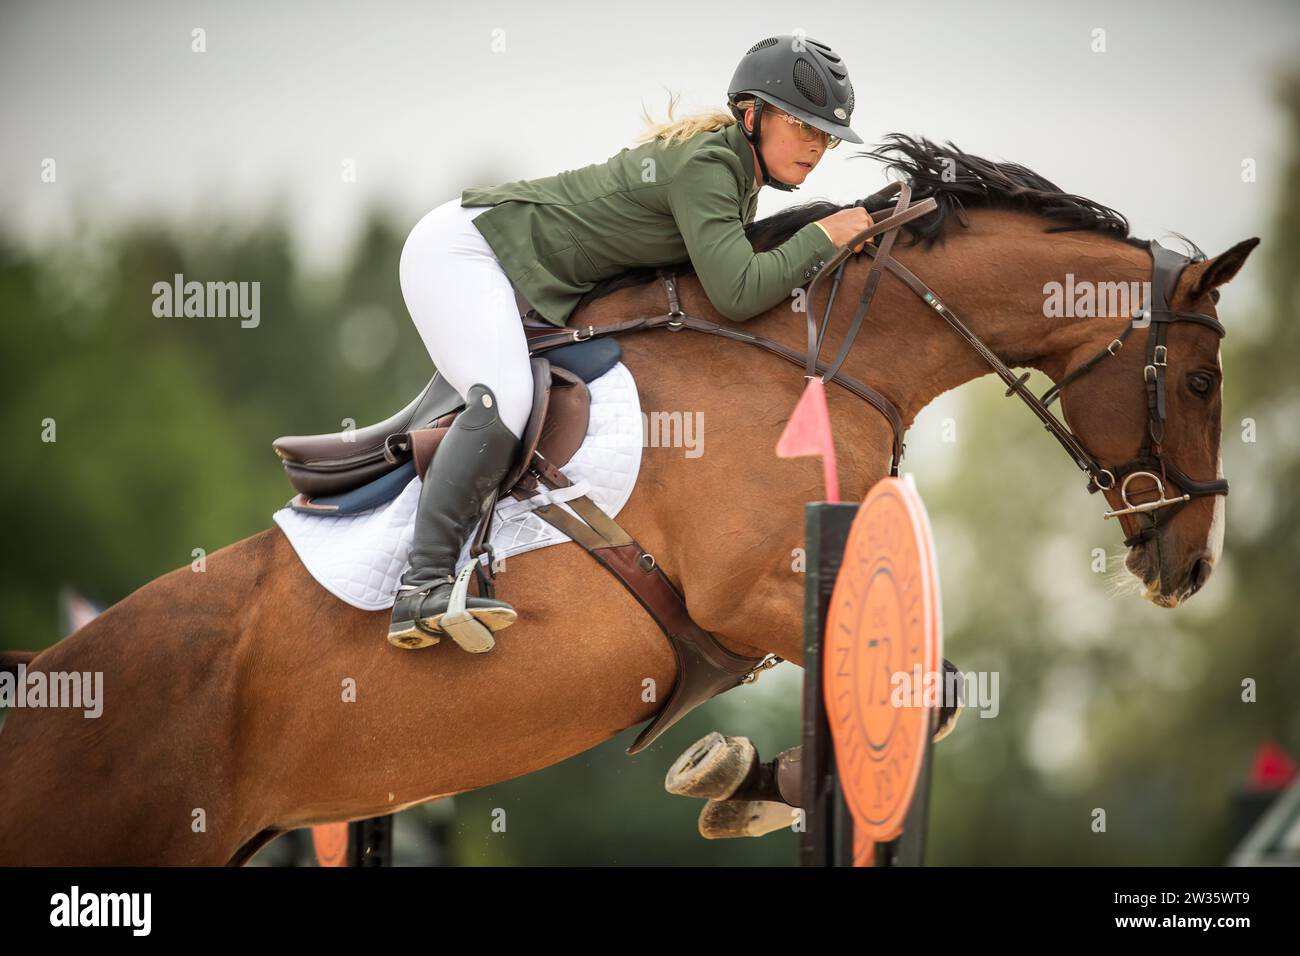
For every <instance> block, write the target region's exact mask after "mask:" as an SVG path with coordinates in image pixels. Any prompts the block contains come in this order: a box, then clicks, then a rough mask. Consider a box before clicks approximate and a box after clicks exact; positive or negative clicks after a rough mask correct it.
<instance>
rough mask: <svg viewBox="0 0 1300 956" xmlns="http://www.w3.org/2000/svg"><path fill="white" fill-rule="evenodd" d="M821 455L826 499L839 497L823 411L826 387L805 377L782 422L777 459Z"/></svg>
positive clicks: (828, 420)
mask: <svg viewBox="0 0 1300 956" xmlns="http://www.w3.org/2000/svg"><path fill="white" fill-rule="evenodd" d="M804 455H821V458H822V473H823V477H824V480H825V483H826V500H827V501H839V500H840V478H839V473H838V472H837V471H836V470H835V441H834V439H832V438H831V417H830V413H829V412H828V411H827V410H826V389H825V387H824V386H823V385H822V380H821V379H820V378H816V377H814V378H811V379H809V380H808V387H807V388H805V389H804V390H803V395H801V396H800V397H799V404H797V405H796V406H795V407H794V414H792V415H791V416H790V420H789V421H788V422H786V423H785V431H783V432H782V433H781V438H780V440H778V441H777V443H776V456H777V457H778V458H801V457H803V456H804Z"/></svg>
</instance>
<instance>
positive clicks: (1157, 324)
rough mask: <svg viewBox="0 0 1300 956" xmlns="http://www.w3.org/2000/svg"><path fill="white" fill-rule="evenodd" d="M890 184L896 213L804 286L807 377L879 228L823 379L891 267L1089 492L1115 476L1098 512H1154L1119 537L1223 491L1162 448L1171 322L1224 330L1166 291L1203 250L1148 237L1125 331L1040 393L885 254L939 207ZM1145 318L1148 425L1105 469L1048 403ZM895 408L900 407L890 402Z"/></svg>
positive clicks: (1147, 534) (831, 377)
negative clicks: (858, 253)
mask: <svg viewBox="0 0 1300 956" xmlns="http://www.w3.org/2000/svg"><path fill="white" fill-rule="evenodd" d="M891 188H892V189H894V190H896V191H897V192H898V194H899V195H898V202H897V204H896V205H895V206H894V210H893V212H892V213H891V214H890V215H889V216H888V217H886V218H884V219H881V220H879V221H877V222H875V223H873V225H871V226H870V227H869V228H867V229H865V230H863V231H862V232H860V233H858V234H857V235H856V236H854V237H853V238H852V239H850V240H849V241H848V242H847V243H845V244H844V246H842V247H841V248H840V249H839V250H837V251H836V253H835V255H833V256H832V257H831V259H830V261H829V262H827V263H826V267H825V268H824V269H823V270H822V271H821V272H819V273H818V274H817V277H816V278H815V279H814V280H813V282H812V284H811V285H810V286H809V287H808V313H807V315H808V360H807V364H806V368H805V376H804V377H805V378H812V377H813V376H814V375H815V374H816V370H817V368H818V365H819V363H818V361H817V359H818V356H819V353H820V351H821V344H822V339H823V338H824V336H825V334H826V330H827V328H828V327H829V325H830V315H831V306H832V304H833V303H834V301H835V293H836V292H837V291H838V290H839V286H840V279H841V276H842V273H843V271H844V266H845V264H846V263H847V261H848V257H849V255H850V250H851V249H852V248H853V247H854V246H855V245H857V244H858V243H859V242H862V241H864V240H867V239H870V238H872V237H874V236H879V235H883V237H884V238H883V239H881V241H880V246H879V249H876V248H873V247H872V246H871V245H870V244H868V245H865V246H863V252H865V253H867V254H868V255H870V256H871V257H872V259H873V261H872V263H871V269H870V271H869V272H868V273H867V279H866V282H865V283H864V284H863V288H862V298H861V299H860V300H859V302H858V307H857V310H856V312H855V314H854V316H853V321H852V323H851V324H850V326H849V330H848V333H847V334H846V336H845V338H844V342H843V344H842V345H841V346H840V350H839V353H838V355H836V358H835V361H834V363H833V364H832V365H831V366H830V368H829V370H828V371H827V372H826V373H825V374H824V375H823V376H822V381H823V382H829V381H836V380H837V379H836V373H837V372H838V371H839V368H840V366H841V365H842V364H843V362H844V360H845V358H847V357H848V354H849V350H850V349H851V348H852V347H853V341H854V339H855V338H856V337H857V334H858V330H859V329H860V328H861V326H862V322H863V319H864V318H865V317H866V314H867V312H868V311H869V310H870V308H871V300H872V298H873V297H874V295H875V291H876V286H877V284H878V283H879V281H880V275H881V272H882V270H884V269H888V270H889V271H890V272H892V273H893V274H894V275H896V276H897V277H898V278H899V279H901V280H902V281H903V282H904V284H906V285H907V286H908V288H910V289H911V290H912V291H913V292H915V293H916V294H917V295H918V296H919V297H920V298H921V300H922V301H923V302H924V303H925V304H926V305H928V306H929V307H930V308H932V309H933V310H934V311H935V312H937V313H938V314H939V315H940V316H941V317H942V318H943V319H944V321H945V322H947V323H948V324H949V325H950V326H951V327H952V328H953V330H954V331H956V332H957V334H958V335H960V336H961V337H962V338H963V339H964V340H965V341H966V343H967V344H968V345H970V347H971V348H972V349H974V351H975V352H977V353H978V354H979V355H980V357H982V358H983V359H984V360H985V361H986V362H987V363H988V364H989V366H990V367H991V368H992V369H993V371H994V372H996V373H997V375H998V377H999V378H1001V379H1002V381H1004V382H1005V383H1006V384H1007V386H1008V387H1007V391H1006V395H1007V397H1010V396H1011V395H1012V394H1015V395H1019V396H1020V398H1021V399H1022V400H1023V401H1024V402H1025V404H1026V405H1027V406H1028V407H1029V410H1030V411H1032V412H1033V413H1034V415H1036V416H1037V417H1038V419H1039V421H1041V422H1042V423H1043V427H1044V428H1046V429H1047V430H1048V431H1049V432H1051V434H1052V435H1053V436H1054V437H1055V438H1056V440H1057V441H1058V442H1060V444H1061V447H1063V448H1064V449H1065V450H1066V452H1067V453H1068V454H1069V455H1070V457H1071V458H1072V459H1074V462H1075V464H1077V465H1078V466H1079V468H1080V469H1081V470H1083V471H1085V472H1087V473H1088V476H1089V481H1088V492H1089V493H1090V494H1092V493H1095V492H1097V491H1107V490H1109V489H1111V488H1114V487H1115V486H1116V482H1117V481H1118V482H1119V496H1120V501H1121V502H1122V503H1123V506H1122V507H1120V508H1116V509H1115V510H1113V511H1108V512H1106V514H1104V515H1103V516H1102V517H1103V518H1117V517H1120V516H1122V515H1137V514H1147V515H1150V516H1151V524H1150V525H1148V526H1146V527H1144V528H1142V529H1140V530H1139V531H1138V532H1137V533H1135V534H1133V535H1131V536H1129V537H1128V538H1125V539H1124V544H1125V545H1126V546H1128V547H1133V546H1135V545H1137V544H1141V543H1142V542H1144V541H1146V540H1148V539H1150V538H1152V537H1154V536H1155V534H1156V521H1157V519H1156V515H1155V512H1157V511H1159V510H1161V509H1164V508H1169V509H1171V510H1170V511H1169V515H1170V516H1171V517H1172V515H1174V514H1176V513H1177V512H1178V511H1179V510H1180V509H1181V508H1183V506H1185V505H1186V504H1187V502H1189V501H1190V500H1191V499H1192V498H1195V497H1200V496H1202V495H1226V494H1227V493H1228V482H1227V481H1225V480H1224V479H1222V478H1216V479H1213V480H1209V481H1196V480H1194V479H1192V478H1189V477H1188V476H1187V475H1186V474H1184V473H1183V472H1182V471H1181V470H1180V469H1179V468H1177V467H1176V466H1175V465H1174V463H1173V462H1171V461H1167V460H1166V459H1165V457H1164V454H1163V449H1162V442H1163V441H1164V435H1165V413H1166V408H1165V372H1166V368H1167V365H1168V357H1169V348H1168V346H1167V345H1166V344H1165V338H1166V336H1167V334H1168V331H1169V326H1170V325H1171V324H1173V323H1174V322H1196V323H1198V324H1200V325H1203V326H1206V327H1207V328H1210V329H1213V330H1214V332H1215V333H1216V334H1217V335H1218V336H1219V337H1220V338H1222V337H1223V335H1224V334H1225V332H1224V328H1223V325H1222V324H1221V323H1220V322H1219V320H1218V319H1216V318H1214V317H1213V316H1210V315H1206V314H1204V313H1201V312H1182V311H1175V310H1171V309H1170V308H1169V297H1170V296H1172V295H1173V292H1174V289H1175V288H1176V287H1177V284H1178V277H1179V276H1180V275H1181V274H1182V271H1183V269H1184V268H1185V267H1186V266H1187V265H1188V264H1189V263H1191V262H1201V261H1204V256H1201V255H1198V256H1197V258H1195V259H1189V258H1187V257H1186V256H1183V255H1180V254H1179V253H1177V252H1174V251H1173V250H1171V249H1166V248H1165V247H1164V246H1162V245H1160V244H1159V243H1158V242H1155V241H1154V240H1153V241H1151V242H1150V243H1148V249H1149V251H1150V253H1151V260H1152V265H1151V282H1150V290H1151V291H1150V298H1149V300H1148V302H1147V303H1146V305H1145V306H1143V308H1142V309H1141V310H1139V311H1138V313H1137V314H1136V315H1135V316H1134V317H1133V321H1132V322H1130V323H1129V324H1128V325H1126V326H1125V327H1124V331H1123V332H1121V333H1120V335H1119V336H1118V337H1117V338H1115V339H1114V340H1112V341H1111V342H1110V344H1109V345H1107V346H1106V347H1105V348H1104V349H1102V350H1101V351H1100V352H1098V353H1097V354H1096V355H1094V356H1092V357H1091V358H1090V359H1088V360H1087V361H1085V362H1083V363H1082V364H1080V365H1079V366H1078V367H1077V368H1075V369H1073V370H1071V371H1070V372H1068V373H1067V374H1065V375H1064V376H1062V377H1061V380H1060V381H1059V382H1057V383H1056V384H1055V385H1053V386H1052V387H1051V388H1049V389H1048V390H1047V391H1046V392H1044V393H1043V397H1042V398H1041V399H1039V398H1038V397H1037V396H1035V395H1034V394H1033V392H1031V391H1029V389H1027V388H1025V381H1026V380H1027V379H1028V378H1029V376H1030V373H1029V372H1026V373H1025V374H1023V375H1021V376H1019V377H1016V375H1015V374H1014V373H1013V372H1012V371H1011V370H1010V369H1009V368H1007V366H1006V364H1005V363H1004V362H1003V361H1002V360H1001V359H1000V358H998V357H997V356H996V355H994V354H993V352H992V350H990V349H989V347H988V346H987V345H985V344H984V343H983V342H982V341H981V340H980V338H979V337H978V336H977V335H975V333H973V332H972V331H971V330H970V329H969V328H968V327H967V326H966V324H965V323H964V322H962V321H961V319H960V318H959V317H958V316H957V315H956V314H954V313H953V311H952V310H951V309H950V308H948V307H947V306H946V305H945V304H944V302H943V300H942V299H940V298H939V295H938V294H937V293H936V292H935V291H934V290H933V289H931V288H930V287H929V286H927V285H926V284H925V283H924V282H922V281H921V280H920V279H918V278H917V277H916V276H915V275H914V274H913V273H912V272H911V270H909V269H908V268H907V267H906V266H904V265H903V264H902V263H900V262H899V261H898V260H897V259H894V258H893V257H892V256H891V255H890V253H891V251H892V248H893V242H894V238H895V236H896V235H897V234H898V230H899V228H900V227H901V226H902V225H904V224H905V223H907V222H910V221H911V220H913V219H916V218H918V216H922V215H925V214H927V213H929V212H931V211H933V210H934V208H935V207H936V203H935V200H934V199H933V198H929V199H925V200H922V201H921V202H919V203H917V204H916V205H914V206H909V201H910V199H911V195H912V190H911V187H910V186H908V185H907V184H906V183H901V182H897V183H893V184H892V186H891ZM830 273H833V274H834V279H833V281H832V284H831V291H830V295H829V297H828V298H827V301H826V309H825V311H824V313H823V318H822V324H821V329H820V330H818V329H817V320H816V318H815V314H814V312H813V303H814V302H815V296H816V294H817V289H818V286H819V284H820V283H821V281H822V280H823V279H824V278H825V276H826V275H827V274H830ZM1141 320H1146V322H1145V327H1147V328H1148V329H1149V332H1148V334H1147V361H1146V365H1145V367H1144V368H1143V370H1142V379H1143V383H1144V385H1145V387H1146V398H1147V427H1146V430H1145V432H1144V434H1143V436H1142V445H1141V447H1140V448H1139V449H1138V453H1137V456H1136V457H1135V458H1132V459H1130V460H1129V461H1126V462H1124V463H1123V464H1121V465H1115V466H1112V467H1110V468H1105V467H1102V465H1101V464H1100V462H1099V461H1098V460H1097V458H1096V457H1095V456H1094V455H1093V454H1092V453H1091V452H1089V451H1088V449H1087V448H1086V447H1085V446H1084V444H1083V442H1081V441H1080V440H1079V438H1078V436H1076V435H1075V434H1074V433H1073V432H1072V431H1070V429H1069V427H1068V426H1067V425H1065V423H1064V422H1062V421H1060V420H1059V419H1058V418H1057V417H1056V416H1055V415H1054V414H1052V411H1051V409H1050V408H1049V407H1048V406H1050V405H1051V404H1052V402H1053V401H1054V400H1055V399H1056V397H1057V396H1058V395H1059V394H1060V393H1061V389H1063V388H1064V387H1065V386H1066V385H1068V384H1069V383H1070V382H1072V381H1074V380H1075V379H1077V378H1079V377H1080V376H1082V375H1084V374H1086V373H1087V372H1089V371H1091V370H1092V369H1093V368H1095V367H1096V366H1097V365H1098V364H1099V363H1101V362H1102V361H1104V360H1105V359H1107V358H1109V357H1110V356H1112V355H1116V354H1118V353H1119V350H1120V349H1121V348H1123V346H1124V341H1125V340H1126V339H1127V338H1128V336H1129V335H1130V334H1131V333H1132V331H1133V329H1134V328H1136V327H1137V323H1138V322H1139V321H1141ZM894 411H895V412H896V411H897V410H896V409H894ZM886 417H887V418H888V419H889V420H890V423H891V425H893V427H894V431H895V435H894V448H895V454H894V459H893V463H892V465H891V468H890V474H893V475H897V474H898V466H899V462H900V460H901V458H902V452H903V449H904V448H905V446H904V445H903V443H902V436H901V434H899V427H898V423H899V422H900V420H901V416H899V415H897V414H894V415H886ZM1134 479H1149V480H1150V481H1151V482H1152V483H1153V486H1152V488H1150V489H1146V490H1154V491H1155V492H1156V494H1157V496H1158V498H1157V500H1155V501H1147V502H1143V503H1141V504H1134V503H1133V502H1132V501H1130V500H1129V485H1130V483H1131V482H1133V481H1134ZM1170 479H1172V480H1173V482H1174V483H1175V484H1176V485H1177V486H1178V488H1179V489H1181V490H1182V494H1181V495H1179V496H1177V497H1174V498H1168V497H1166V496H1165V492H1166V488H1167V487H1168V484H1169V481H1170Z"/></svg>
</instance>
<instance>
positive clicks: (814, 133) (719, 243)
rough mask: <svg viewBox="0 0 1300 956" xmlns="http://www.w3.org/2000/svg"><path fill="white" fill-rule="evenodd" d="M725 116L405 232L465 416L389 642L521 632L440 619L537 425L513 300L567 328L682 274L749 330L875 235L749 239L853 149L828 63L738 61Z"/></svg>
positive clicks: (793, 44) (420, 525) (835, 61)
mask: <svg viewBox="0 0 1300 956" xmlns="http://www.w3.org/2000/svg"><path fill="white" fill-rule="evenodd" d="M727 106H728V109H729V111H730V112H729V113H722V112H712V113H704V114H698V115H695V116H689V117H685V118H683V119H680V120H676V121H673V120H672V106H671V104H670V105H669V122H667V123H665V124H662V125H660V126H657V127H655V128H653V129H651V130H650V132H649V133H647V134H646V135H645V136H644V137H643V138H642V139H641V141H640V143H639V144H638V145H637V146H636V147H634V148H631V149H624V150H622V151H621V152H619V153H618V154H617V155H616V156H613V157H611V158H610V159H608V160H607V161H605V162H604V163H598V164H595V165H592V166H587V167H584V168H582V169H576V170H569V171H566V172H562V173H560V174H559V175H557V176H550V177H546V178H543V179H536V180H527V181H518V182H513V183H508V184H506V185H503V186H497V187H493V188H471V189H467V190H465V192H464V193H463V194H462V196H461V197H460V198H459V199H453V200H451V201H449V202H447V203H445V204H443V205H441V206H438V207H437V208H436V209H434V210H433V211H432V212H430V213H428V215H426V216H425V217H424V218H423V219H421V220H420V221H419V223H417V224H416V226H415V228H414V229H412V230H411V234H410V236H409V237H408V238H407V240H406V244H405V245H404V247H403V249H402V256H401V264H400V267H399V268H400V274H401V286H402V297H403V298H404V299H405V301H406V306H407V309H408V310H409V311H410V313H411V317H412V319H414V321H415V325H416V328H417V329H419V332H420V337H421V339H423V341H424V344H425V347H426V348H427V349H428V350H429V355H430V357H431V358H432V359H433V362H434V364H435V366H436V367H437V369H438V371H439V373H440V374H441V375H442V376H443V377H444V378H445V379H446V380H447V381H448V382H449V383H450V384H451V385H452V386H454V387H455V389H456V391H457V392H459V393H460V395H461V396H462V397H463V398H464V399H465V403H466V404H465V410H464V411H463V412H462V413H461V414H460V415H459V416H458V417H457V418H456V419H455V421H454V422H453V423H452V425H451V427H450V429H449V430H448V432H447V434H446V436H445V437H444V438H443V440H442V443H441V445H440V446H439V449H438V453H437V454H436V455H435V456H434V457H433V460H432V462H431V463H430V465H429V469H428V472H427V474H426V475H425V478H424V485H423V488H422V490H421V492H420V501H419V507H418V510H417V513H416V519H415V538H414V542H413V544H412V547H411V555H410V560H411V567H410V569H409V570H408V571H407V572H406V574H404V575H403V576H402V580H401V584H400V586H399V588H398V592H397V596H396V602H395V603H394V605H393V617H392V622H391V624H390V625H389V629H388V640H389V642H390V643H392V644H395V645H396V646H398V647H424V646H426V645H428V644H432V643H436V642H437V640H438V635H440V634H443V633H448V634H450V635H451V636H452V637H453V639H455V640H456V641H457V643H459V644H460V645H461V646H462V647H464V648H465V649H467V650H473V651H483V650H488V649H490V648H491V647H492V644H493V638H492V636H491V632H493V631H499V630H501V629H502V628H505V627H508V626H509V625H510V624H512V623H513V622H514V620H515V617H516V615H515V610H514V608H512V607H511V606H510V605H509V604H507V603H506V602H504V601H499V600H495V599H491V598H486V597H469V598H467V600H466V611H467V612H468V618H466V617H465V616H462V617H461V618H460V619H458V620H452V619H451V616H450V615H446V612H447V605H448V603H449V598H450V595H451V591H452V584H453V583H454V581H455V576H454V575H455V570H456V568H455V565H456V561H457V559H458V558H459V556H460V552H461V549H462V547H463V545H464V543H465V539H466V537H467V535H468V534H469V533H470V531H472V530H473V528H474V527H475V526H476V524H477V522H478V520H479V518H480V517H481V516H482V515H483V514H484V513H486V511H487V509H489V508H491V507H493V506H494V505H495V501H496V495H497V491H498V485H499V484H500V483H501V482H502V481H503V480H504V479H505V477H506V474H507V472H508V471H509V470H510V468H511V466H512V465H513V464H514V460H515V457H516V455H518V454H519V452H520V439H521V437H522V435H523V432H524V426H525V425H526V424H527V421H528V415H529V412H530V410H531V403H532V391H533V376H532V368H531V365H530V363H529V355H528V344H527V340H526V338H525V336H524V330H523V325H522V323H521V321H520V316H519V308H518V304H517V301H516V298H515V291H516V289H517V290H518V291H519V293H520V294H521V295H522V296H523V298H524V299H525V300H527V302H528V304H529V305H531V306H532V308H533V310H534V311H535V312H536V313H537V314H538V315H539V316H540V317H541V318H542V319H545V320H546V321H548V322H552V323H554V324H555V325H557V326H564V325H565V324H566V322H567V320H568V318H569V315H570V313H571V312H572V311H573V308H574V305H575V304H576V303H577V301H578V299H580V298H581V297H582V295H583V293H585V292H587V291H588V290H589V289H591V288H592V286H593V285H594V284H595V283H596V281H597V280H600V279H603V278H606V277H608V276H612V275H616V274H618V273H620V272H623V271H625V270H626V269H628V268H631V267H633V266H668V265H673V264H676V263H681V262H683V261H685V260H686V259H688V258H689V259H690V261H691V263H692V265H693V266H694V269H695V273H696V275H697V276H698V277H699V280H700V283H701V285H702V286H703V287H704V291H705V293H706V294H707V295H708V297H709V301H710V302H711V303H712V305H713V306H714V308H716V309H717V311H718V312H719V313H721V314H722V315H723V316H724V317H726V318H728V319H731V320H733V321H736V322H743V321H745V320H746V319H749V318H751V317H753V316H755V315H758V314H759V313H762V312H765V311H766V310H768V309H770V308H772V307H773V306H774V305H776V304H777V303H778V302H780V301H782V300H783V299H786V298H788V297H789V295H790V293H791V292H792V291H793V290H794V289H796V288H798V287H799V286H801V285H805V284H806V283H807V282H808V281H809V280H810V279H811V278H812V277H813V275H814V274H815V273H816V272H817V270H818V269H820V268H821V266H822V265H823V264H824V263H825V261H826V260H827V259H829V258H830V256H831V255H832V254H833V253H834V252H835V249H836V248H837V247H838V246H839V245H842V244H843V243H845V242H847V241H848V240H849V239H851V238H852V237H853V236H854V235H856V234H857V233H858V232H860V231H862V230H863V229H866V228H867V227H868V226H870V225H871V217H870V215H868V213H867V212H866V210H864V209H861V208H859V207H853V208H850V209H845V210H842V211H840V212H837V213H835V214H833V215H831V216H828V217H826V218H824V219H822V220H819V221H818V222H814V223H809V224H808V225H806V226H804V227H803V228H802V229H800V230H799V231H798V232H796V233H795V234H794V235H793V236H791V237H790V238H789V239H788V240H787V241H786V242H784V243H782V244H781V245H780V246H778V247H777V248H775V249H771V250H769V251H767V252H760V253H755V252H754V250H753V247H752V246H751V245H750V243H749V241H748V240H747V239H746V238H745V233H744V226H745V224H746V223H748V222H751V221H752V220H753V218H754V213H755V211H756V209H757V206H758V190H759V189H760V188H761V187H762V186H764V185H768V186H772V187H774V188H776V189H780V190H784V191H791V190H794V189H795V188H797V186H798V185H799V184H800V183H802V182H803V181H804V179H805V178H807V176H808V174H809V173H811V172H812V171H813V169H814V168H816V166H817V164H818V162H820V161H821V158H822V155H823V154H824V153H825V151H826V150H827V149H831V148H834V147H835V146H837V145H838V144H839V142H840V140H844V139H846V140H848V141H849V142H852V143H861V142H862V139H861V138H860V137H859V136H858V135H857V134H856V133H854V132H853V130H852V129H850V128H849V125H848V124H849V118H850V115H851V114H852V111H853V87H852V85H851V84H850V82H849V78H848V72H847V70H846V68H845V66H844V63H843V62H842V61H841V59H840V58H839V56H837V55H836V54H835V51H834V50H832V49H831V48H830V47H828V46H826V45H825V44H823V43H818V42H817V41H816V40H813V39H811V38H808V37H795V36H778V37H771V38H769V39H766V40H763V41H761V42H759V43H758V44H756V45H755V46H754V47H752V48H751V49H750V50H749V51H748V52H747V53H746V54H745V56H744V57H743V58H742V59H741V61H740V66H739V67H738V68H737V69H736V72H735V75H734V76H733V78H732V81H731V85H730V89H729V90H728V97H727ZM444 615H446V616H447V618H448V619H447V620H443V618H444Z"/></svg>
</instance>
